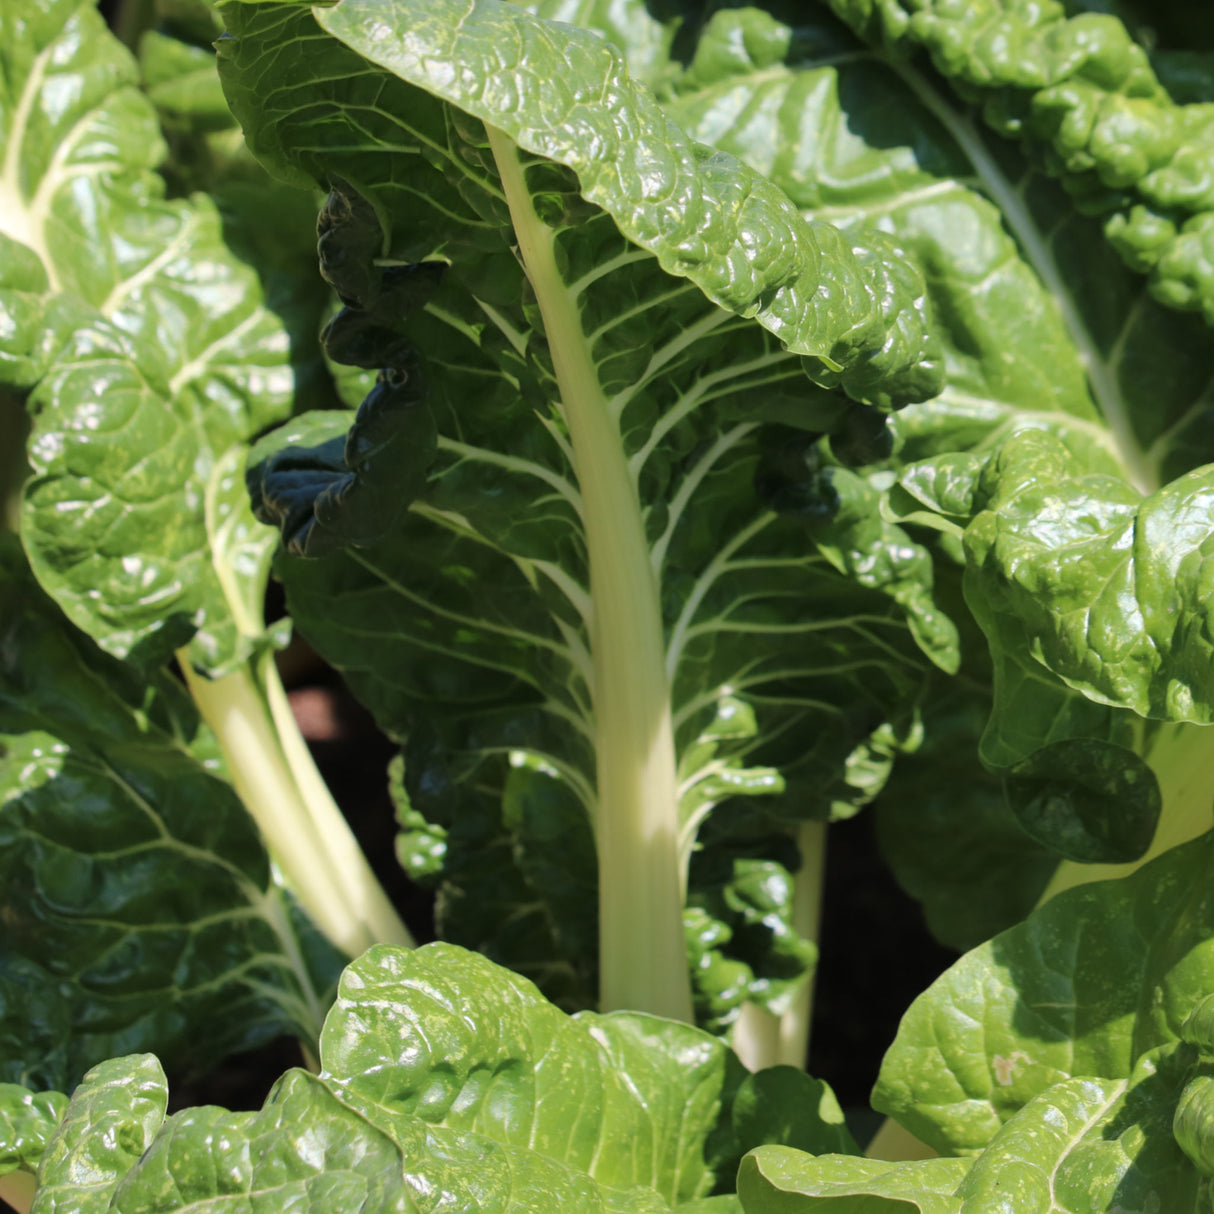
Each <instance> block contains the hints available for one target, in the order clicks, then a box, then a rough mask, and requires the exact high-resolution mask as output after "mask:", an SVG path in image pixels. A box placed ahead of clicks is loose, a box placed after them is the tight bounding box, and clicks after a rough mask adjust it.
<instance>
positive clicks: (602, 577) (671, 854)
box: [486, 127, 692, 1022]
mask: <svg viewBox="0 0 1214 1214" xmlns="http://www.w3.org/2000/svg"><path fill="white" fill-rule="evenodd" d="M486 129H487V130H488V132H489V144H490V147H491V148H492V150H493V155H494V157H495V159H496V161H497V166H498V171H499V172H500V174H501V181H502V188H503V190H504V192H505V195H506V202H507V205H508V206H509V208H510V218H511V220H512V222H513V225H514V233H515V238H516V240H517V241H518V250H519V255H520V257H521V259H522V262H523V267H524V269H525V271H526V274H527V277H528V279H529V280H530V283H531V286H532V289H533V290H534V291H535V297H536V302H537V304H538V305H539V309H540V314H541V316H542V317H543V321H544V331H545V334H546V336H547V338H548V345H549V349H550V351H551V355H552V362H553V366H554V369H555V371H556V379H557V384H558V386H559V389H560V396H561V407H562V409H563V412H564V416H565V421H566V424H567V425H568V429H569V440H570V443H571V445H572V447H573V456H574V464H575V468H576V472H577V478H578V485H579V489H580V491H581V495H582V502H583V507H584V517H585V527H586V547H587V550H588V553H589V558H590V591H591V599H592V604H593V606H592V614H591V629H590V634H591V653H592V657H593V664H594V718H595V763H596V771H597V804H596V811H595V822H594V827H595V841H596V844H597V848H598V864H599V965H600V974H601V984H600V996H601V998H600V1003H601V1008H602V1010H603V1011H611V1010H615V1009H621V1008H628V1009H631V1010H633V1011H644V1012H651V1013H654V1014H655V1015H659V1016H669V1017H672V1018H674V1019H678V1020H685V1021H688V1022H691V1020H692V1006H691V981H690V977H689V975H688V969H687V951H686V945H685V943H684V938H683V898H682V888H681V884H682V883H681V880H680V865H679V843H678V839H679V811H678V805H679V791H678V789H679V785H678V772H677V764H676V761H675V749H674V729H673V726H672V723H671V710H670V687H669V684H668V682H667V678H666V654H665V644H664V640H663V635H662V617H661V611H660V606H659V601H658V585H657V579H656V577H655V576H654V573H653V567H652V563H651V560H650V553H649V546H648V544H647V542H646V539H645V530H644V525H643V520H642V516H641V506H640V501H639V500H638V498H637V492H636V488H635V486H634V484H633V481H632V477H631V475H630V474H629V470H628V463H627V460H626V458H625V455H624V449H623V445H622V443H621V441H620V433H619V428H618V425H617V423H616V421H615V419H614V418H613V417H612V414H611V411H610V409H609V408H608V403H607V399H606V397H605V396H604V394H603V392H602V389H601V387H600V385H599V382H598V377H597V375H596V373H595V367H594V360H593V358H592V357H591V352H590V349H589V346H588V343H587V341H586V336H585V334H584V333H583V331H582V328H581V325H580V322H579V319H578V309H577V304H576V300H575V299H574V298H572V297H571V293H570V292H569V290H568V289H567V288H566V286H565V283H564V282H563V280H562V278H561V275H560V272H559V270H558V269H557V262H556V256H555V248H554V243H555V233H554V232H553V230H552V229H551V228H549V227H548V226H547V225H546V224H545V223H543V221H542V220H541V219H540V218H539V217H538V216H537V215H536V213H535V210H534V207H533V206H532V203H531V197H530V194H529V192H528V190H527V186H526V183H525V181H524V178H523V169H522V165H521V164H520V163H519V158H518V152H517V150H516V149H515V146H514V144H513V143H512V142H511V141H510V140H509V139H508V138H507V137H506V136H505V135H504V134H502V133H501V132H500V131H497V130H495V129H494V128H492V127H487V128H486Z"/></svg>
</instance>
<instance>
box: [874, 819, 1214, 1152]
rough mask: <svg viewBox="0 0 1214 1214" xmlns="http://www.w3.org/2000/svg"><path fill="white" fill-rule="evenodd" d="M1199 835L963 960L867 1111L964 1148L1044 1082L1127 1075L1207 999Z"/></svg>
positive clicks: (1060, 903)
mask: <svg viewBox="0 0 1214 1214" xmlns="http://www.w3.org/2000/svg"><path fill="white" fill-rule="evenodd" d="M1212 839H1214V836H1211V835H1209V834H1207V835H1204V836H1203V837H1202V838H1201V839H1198V840H1197V841H1195V842H1193V843H1189V844H1186V845H1185V846H1183V847H1178V848H1174V849H1173V850H1171V851H1169V852H1167V853H1165V854H1164V855H1163V856H1161V857H1160V858H1159V859H1157V860H1154V861H1152V862H1151V863H1150V864H1147V865H1146V866H1145V867H1143V868H1141V869H1139V870H1138V871H1137V872H1135V873H1133V874H1132V875H1131V876H1128V877H1125V878H1123V879H1121V880H1117V881H1104V882H1098V883H1095V884H1092V885H1088V886H1082V887H1080V888H1077V889H1072V890H1069V891H1067V892H1065V893H1062V894H1059V895H1057V896H1056V897H1055V898H1053V899H1051V900H1050V901H1049V902H1047V903H1046V904H1045V905H1044V906H1042V907H1040V908H1039V909H1038V910H1036V911H1034V912H1033V914H1032V915H1030V916H1029V917H1028V919H1026V920H1025V921H1024V923H1022V924H1020V925H1018V926H1016V927H1013V928H1010V929H1009V930H1008V931H1005V932H1003V933H1002V934H1000V935H998V936H996V937H995V938H994V939H993V940H992V941H990V942H989V943H987V944H984V945H982V946H981V947H980V948H977V949H975V950H973V951H972V952H970V953H967V954H966V955H965V956H964V957H963V958H961V960H960V961H958V962H957V963H956V964H955V965H954V966H953V967H952V968H951V969H949V970H948V971H946V972H945V974H943V975H942V976H941V977H940V978H939V979H938V980H937V981H936V982H935V983H934V984H933V985H932V986H931V987H929V988H928V990H927V991H926V992H925V993H924V994H923V995H921V996H920V997H919V998H918V999H917V1000H916V1001H915V1003H914V1004H912V1005H911V1009H910V1011H909V1012H908V1013H907V1015H906V1017H905V1018H904V1019H903V1022H902V1026H901V1028H900V1030H899V1033H898V1038H897V1040H896V1041H895V1043H894V1045H893V1046H892V1047H891V1049H890V1051H889V1053H888V1054H887V1055H886V1058H885V1061H884V1063H883V1065H882V1070H881V1076H880V1078H879V1080H878V1084H877V1088H876V1090H875V1091H874V1103H875V1104H876V1106H877V1107H879V1108H881V1109H882V1110H883V1111H885V1112H887V1113H890V1114H891V1115H894V1116H896V1117H897V1119H898V1120H899V1121H901V1122H902V1123H903V1124H904V1125H906V1127H907V1128H908V1129H910V1130H911V1131H912V1133H914V1134H916V1135H917V1136H918V1137H920V1138H922V1139H923V1140H924V1141H925V1142H928V1143H929V1144H931V1145H934V1146H936V1147H937V1148H939V1149H944V1150H951V1151H957V1152H963V1153H973V1152H975V1151H978V1150H980V1149H981V1148H983V1147H985V1146H986V1145H987V1144H988V1143H989V1142H991V1140H992V1139H993V1138H994V1136H995V1135H996V1134H997V1133H998V1132H999V1128H1000V1126H1001V1125H1002V1124H1003V1123H1004V1122H1007V1121H1009V1120H1010V1119H1011V1118H1012V1117H1013V1116H1015V1115H1016V1114H1017V1113H1018V1111H1019V1110H1020V1109H1021V1108H1023V1107H1024V1106H1025V1105H1026V1104H1027V1103H1028V1102H1029V1101H1030V1100H1032V1099H1033V1098H1034V1097H1035V1096H1038V1095H1039V1094H1040V1093H1042V1092H1044V1091H1045V1090H1046V1089H1047V1088H1051V1087H1052V1085H1053V1084H1055V1083H1060V1082H1062V1081H1064V1080H1068V1079H1071V1078H1074V1079H1076V1080H1080V1079H1092V1080H1099V1081H1105V1080H1108V1081H1117V1082H1123V1083H1124V1081H1127V1080H1130V1078H1131V1076H1132V1075H1133V1074H1134V1068H1135V1067H1136V1066H1137V1065H1138V1064H1139V1063H1140V1061H1141V1060H1142V1059H1143V1058H1144V1056H1146V1055H1147V1054H1148V1053H1149V1052H1150V1051H1152V1050H1157V1049H1159V1048H1161V1047H1166V1046H1169V1045H1172V1044H1174V1043H1175V1042H1176V1041H1178V1040H1179V1038H1180V1034H1181V1028H1182V1025H1183V1023H1184V1022H1185V1020H1186V1018H1187V1017H1188V1015H1189V1013H1190V1012H1191V1011H1192V1009H1193V1008H1194V1007H1195V1006H1196V1005H1197V1004H1198V1003H1199V1002H1200V1001H1201V1000H1202V999H1203V998H1204V997H1205V995H1206V994H1207V993H1208V988H1207V985H1206V979H1205V969H1204V966H1205V964H1206V958H1207V955H1208V950H1209V945H1210V938H1211V931H1210V926H1209V921H1210V916H1211V913H1214V912H1212V910H1211V906H1210V905H1209V896H1208V889H1209V883H1208V880H1207V877H1206V874H1207V873H1208V871H1209V864H1210V857H1211V846H1212ZM1173 1105H1174V1101H1173ZM1170 1116H1171V1114H1170V1113H1169V1117H1170Z"/></svg>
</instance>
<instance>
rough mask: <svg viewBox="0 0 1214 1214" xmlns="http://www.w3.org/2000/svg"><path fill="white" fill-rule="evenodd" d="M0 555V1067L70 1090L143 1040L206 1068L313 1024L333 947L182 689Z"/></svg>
mask: <svg viewBox="0 0 1214 1214" xmlns="http://www.w3.org/2000/svg"><path fill="white" fill-rule="evenodd" d="M0 553H2V559H3V594H2V595H0V635H2V637H3V647H2V653H3V655H5V657H4V659H3V660H2V661H0V731H2V732H3V738H2V739H0V756H2V757H0V785H2V787H3V809H2V811H0V869H2V870H3V871H2V873H0V891H2V892H0V915H2V916H3V919H4V922H5V924H6V928H5V933H4V940H3V944H2V946H0V1076H2V1077H3V1078H4V1079H5V1080H8V1081H12V1082H17V1083H26V1084H30V1085H32V1086H35V1087H52V1088H61V1089H64V1090H67V1089H69V1088H70V1086H71V1085H72V1084H73V1083H74V1082H75V1081H76V1080H77V1079H79V1077H80V1075H81V1074H82V1073H83V1072H84V1071H85V1070H86V1069H87V1068H88V1067H89V1066H91V1065H93V1064H94V1063H95V1062H97V1061H98V1060H100V1059H102V1058H106V1057H109V1056H110V1055H112V1054H114V1053H117V1052H121V1050H123V1049H124V1048H127V1049H129V1048H131V1047H133V1046H144V1047H146V1048H155V1049H156V1050H157V1051H158V1052H159V1053H160V1054H161V1055H162V1056H163V1057H164V1058H165V1060H166V1062H167V1063H169V1065H171V1066H174V1067H186V1068H203V1067H205V1066H207V1065H209V1064H211V1063H213V1062H214V1061H216V1060H217V1059H219V1058H222V1057H223V1056H224V1055H226V1054H228V1053H231V1052H235V1051H237V1050H241V1049H247V1048H251V1047H252V1046H253V1045H256V1044H257V1043H259V1042H262V1041H265V1040H268V1039H269V1038H271V1037H274V1036H276V1035H279V1034H282V1033H294V1034H298V1035H300V1036H302V1037H304V1038H305V1039H308V1038H310V1037H313V1036H314V1035H315V1034H316V1032H317V1030H318V1028H319V1021H320V1018H321V1016H322V1015H323V1012H324V1008H325V1006H326V1002H325V1001H326V988H327V987H328V986H329V985H330V984H331V982H332V981H333V978H334V977H335V966H336V963H337V962H338V959H337V958H336V957H335V956H334V954H333V952H332V950H331V949H329V948H328V946H326V945H324V944H323V943H322V942H321V941H320V940H319V938H318V936H317V933H316V932H315V929H314V928H313V927H311V925H310V924H309V923H307V922H306V920H305V918H304V917H303V915H302V914H301V913H300V912H299V911H298V910H297V909H296V908H295V907H294V906H293V905H292V903H291V902H290V900H289V899H288V897H287V896H286V895H285V893H284V892H283V891H282V890H281V889H280V888H278V887H277V886H276V884H275V883H274V882H273V881H272V879H271V874H270V866H269V861H268V859H267V856H266V853H265V850H264V847H263V845H262V843H261V841H260V839H259V838H258V836H257V831H256V828H255V826H254V825H253V823H252V820H251V819H250V818H249V816H248V814H247V812H246V810H245V809H244V807H243V805H241V803H240V801H239V800H238V799H237V797H236V795H235V794H234V793H233V792H232V790H231V787H230V786H229V785H228V784H227V783H226V782H224V781H223V780H222V779H221V778H219V777H218V776H217V775H216V774H215V773H214V772H213V771H212V770H209V751H210V746H209V744H207V743H205V742H204V743H201V744H200V743H199V742H198V741H196V740H195V736H196V735H197V734H198V733H200V732H202V731H201V730H200V727H199V725H198V722H197V720H196V718H195V717H194V715H193V712H192V709H190V708H189V707H188V706H187V704H186V703H185V696H184V693H183V692H182V691H181V689H180V688H179V687H178V686H177V685H176V684H175V683H174V682H173V681H172V680H169V679H157V680H154V681H153V682H152V683H151V684H149V683H147V682H146V681H144V680H143V679H141V678H140V677H139V676H138V675H137V673H136V672H135V671H133V670H132V669H131V668H130V667H128V666H124V665H122V664H121V663H118V662H116V661H115V660H114V659H112V658H109V657H108V656H106V655H105V654H103V653H101V652H100V651H99V650H98V649H97V648H96V647H95V646H94V645H93V644H92V643H91V642H90V641H89V640H88V639H87V638H86V637H84V636H82V635H81V634H79V633H78V632H76V631H75V630H74V629H73V628H72V627H71V626H70V625H69V624H68V623H67V622H66V621H65V620H64V619H63V618H62V616H61V615H60V614H59V612H58V611H57V610H56V609H55V607H54V606H53V604H51V603H50V602H49V601H48V600H47V599H46V597H45V596H44V595H43V594H42V592H41V591H40V590H38V589H37V588H36V586H35V585H34V584H33V582H32V579H31V578H30V577H29V576H28V574H27V573H26V572H25V571H24V570H23V569H22V567H21V561H20V558H19V556H18V554H17V552H16V550H15V546H14V545H12V544H5V545H3V547H2V549H0ZM200 760H203V761H200Z"/></svg>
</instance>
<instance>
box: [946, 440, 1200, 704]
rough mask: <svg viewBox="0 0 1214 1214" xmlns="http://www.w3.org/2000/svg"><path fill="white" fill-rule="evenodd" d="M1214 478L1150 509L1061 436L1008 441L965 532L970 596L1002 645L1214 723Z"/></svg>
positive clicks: (1084, 688)
mask: <svg viewBox="0 0 1214 1214" xmlns="http://www.w3.org/2000/svg"><path fill="white" fill-rule="evenodd" d="M1209 480H1210V474H1209V472H1208V471H1203V470H1197V471H1194V472H1190V473H1188V474H1186V475H1185V476H1182V477H1180V478H1179V479H1178V480H1175V481H1173V482H1171V483H1170V484H1168V485H1166V486H1165V487H1164V488H1162V489H1160V490H1159V491H1158V492H1157V493H1154V494H1152V495H1151V496H1150V497H1148V498H1146V499H1145V500H1142V499H1141V497H1140V495H1139V494H1137V493H1135V492H1134V491H1133V490H1132V489H1131V488H1130V486H1129V485H1127V484H1126V483H1125V482H1124V481H1120V480H1117V479H1115V478H1112V477H1108V476H1104V475H1100V474H1094V473H1092V472H1090V471H1089V470H1088V469H1087V468H1085V467H1084V466H1083V465H1082V464H1078V463H1077V461H1076V460H1074V458H1073V457H1071V456H1070V455H1069V454H1068V453H1067V451H1066V450H1065V448H1063V447H1062V446H1061V444H1059V443H1058V442H1057V441H1056V440H1054V439H1052V438H1051V437H1050V436H1048V435H1045V434H1041V433H1031V432H1030V433H1024V434H1021V435H1018V436H1016V438H1014V439H1012V440H1009V441H1008V442H1006V443H1005V444H1004V445H1003V447H1002V448H1001V450H1000V452H999V454H998V456H996V457H995V458H994V459H993V460H992V461H991V463H990V464H988V466H987V469H986V471H985V473H984V476H983V490H984V492H983V494H982V500H981V501H980V503H979V504H980V506H981V509H980V510H979V512H978V513H977V515H976V516H975V518H974V521H973V522H972V523H971V524H970V526H969V528H968V530H967V532H966V550H967V561H968V569H969V575H968V579H967V597H968V599H969V602H970V604H971V606H972V607H973V610H974V613H975V615H976V616H977V618H978V620H979V622H980V623H981V624H982V625H983V628H984V630H985V631H986V632H987V636H988V638H989V639H990V641H991V644H992V647H993V648H995V649H996V650H997V649H999V648H1007V649H1011V650H1013V651H1014V652H1016V653H1018V654H1019V653H1025V654H1031V655H1032V657H1033V658H1035V659H1036V660H1037V661H1038V662H1040V663H1041V664H1042V665H1044V666H1046V667H1047V668H1048V669H1049V670H1051V671H1053V672H1054V673H1055V674H1057V675H1058V676H1059V677H1060V678H1061V679H1063V680H1064V681H1065V682H1066V683H1067V684H1068V685H1069V686H1071V687H1074V688H1076V689H1077V690H1079V691H1081V692H1083V693H1084V694H1085V695H1087V696H1089V697H1090V698H1092V699H1094V700H1097V701H1101V702H1103V703H1106V704H1114V705H1118V706H1124V707H1128V708H1132V709H1133V710H1134V711H1135V712H1136V713H1138V714H1139V715H1140V716H1144V717H1156V718H1160V719H1164V720H1178V721H1198V722H1201V723H1207V722H1209V721H1210V720H1211V714H1212V699H1214V686H1212V685H1211V683H1210V679H1209V675H1208V672H1209V671H1210V670H1211V669H1214V664H1212V663H1211V660H1210V658H1211V653H1212V652H1214V639H1212V637H1211V631H1210V626H1209V624H1208V621H1207V618H1206V616H1207V612H1206V606H1205V604H1206V603H1207V601H1208V599H1209V592H1208V589H1207V587H1206V581H1207V579H1208V576H1209V575H1208V573H1207V572H1206V569H1207V562H1206V556H1205V549H1206V547H1207V546H1208V541H1209V536H1210V534H1211V532H1212V531H1214V514H1212V503H1214V493H1212V491H1211V487H1210V485H1209V483H1208V482H1209Z"/></svg>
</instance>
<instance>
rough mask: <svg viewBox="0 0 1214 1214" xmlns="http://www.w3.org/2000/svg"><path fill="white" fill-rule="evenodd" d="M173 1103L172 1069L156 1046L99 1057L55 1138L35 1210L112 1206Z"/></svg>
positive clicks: (87, 1212) (82, 1211) (87, 1213)
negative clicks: (151, 1050)
mask: <svg viewBox="0 0 1214 1214" xmlns="http://www.w3.org/2000/svg"><path fill="white" fill-rule="evenodd" d="M167 1107H168V1084H167V1083H166V1082H165V1078H164V1071H163V1070H162V1069H161V1066H160V1063H159V1062H157V1061H156V1059H155V1058H154V1057H152V1056H151V1055H150V1054H144V1055H135V1056H133V1057H130V1058H112V1059H110V1060H108V1061H106V1062H101V1063H98V1065H97V1066H95V1067H94V1068H93V1069H92V1070H90V1071H89V1072H88V1074H87V1075H85V1076H84V1078H83V1079H82V1080H81V1082H80V1084H79V1085H78V1086H77V1087H76V1090H75V1092H74V1093H73V1094H72V1099H71V1101H70V1103H69V1104H68V1106H67V1108H66V1110H64V1113H63V1118H62V1120H61V1121H60V1123H59V1126H58V1128H57V1129H56V1131H55V1133H54V1134H53V1136H52V1137H51V1140H50V1142H49V1143H47V1147H46V1153H45V1155H44V1156H43V1160H42V1166H41V1168H40V1169H39V1175H38V1193H37V1196H36V1197H35V1199H34V1205H33V1211H37V1214H61V1212H62V1214H67V1211H74V1212H76V1214H96V1212H99V1211H103V1210H109V1209H112V1208H113V1207H112V1204H111V1203H112V1200H113V1198H114V1196H115V1191H116V1190H117V1188H118V1185H119V1183H120V1182H121V1180H122V1179H123V1177H124V1176H125V1175H126V1174H127V1172H128V1171H129V1170H130V1169H131V1168H132V1167H133V1166H134V1165H135V1164H136V1163H138V1161H139V1159H140V1157H141V1156H142V1155H143V1154H144V1152H145V1151H146V1150H147V1149H148V1148H149V1147H150V1146H151V1144H152V1142H153V1140H154V1139H155V1137H156V1134H157V1132H158V1131H159V1130H160V1128H161V1126H162V1124H163V1122H164V1113H165V1109H166V1108H167Z"/></svg>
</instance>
